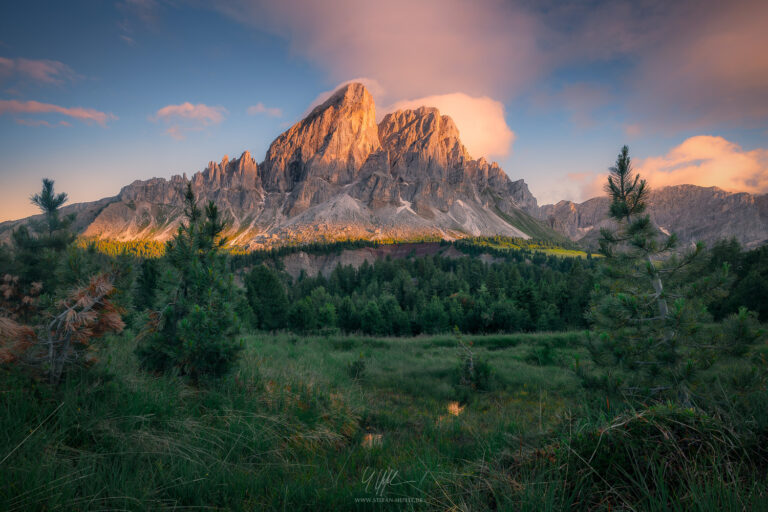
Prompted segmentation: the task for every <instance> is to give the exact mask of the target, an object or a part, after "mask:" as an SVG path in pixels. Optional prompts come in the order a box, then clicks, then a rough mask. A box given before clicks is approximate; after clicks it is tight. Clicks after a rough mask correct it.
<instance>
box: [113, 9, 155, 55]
mask: <svg viewBox="0 0 768 512" xmlns="http://www.w3.org/2000/svg"><path fill="white" fill-rule="evenodd" d="M115 7H116V9H117V11H118V12H119V13H120V14H121V15H122V18H121V19H120V21H119V22H118V23H117V28H118V30H119V34H118V35H119V37H120V39H122V40H123V41H124V42H125V43H127V44H129V45H131V46H133V45H135V44H136V33H137V32H138V31H139V30H140V29H151V30H154V31H158V30H160V18H161V16H160V15H161V11H162V8H161V5H160V3H159V2H157V1H155V0H122V1H120V2H117V3H115Z"/></svg>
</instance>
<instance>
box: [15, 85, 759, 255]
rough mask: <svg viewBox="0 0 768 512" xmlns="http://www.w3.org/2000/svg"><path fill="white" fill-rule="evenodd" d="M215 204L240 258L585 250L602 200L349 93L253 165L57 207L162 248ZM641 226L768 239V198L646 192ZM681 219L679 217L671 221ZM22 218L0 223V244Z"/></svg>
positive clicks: (98, 230)
mask: <svg viewBox="0 0 768 512" xmlns="http://www.w3.org/2000/svg"><path fill="white" fill-rule="evenodd" d="M187 183H191V185H192V189H193V190H194V192H195V194H196V196H197V197H198V199H199V200H201V201H205V202H207V201H209V200H212V201H214V202H215V203H216V204H217V205H218V207H219V208H220V209H221V210H222V211H223V212H224V215H225V218H226V219H227V221H228V223H229V232H228V235H229V240H230V243H231V244H233V245H236V246H239V247H242V248H245V249H259V248H268V247H274V246H279V245H285V244H288V243H291V244H294V243H302V242H311V241H335V240H350V239H366V240H398V241H415V240H424V239H438V238H439V239H448V240H451V239H456V238H462V237H467V236H495V235H500V236H507V237H518V238H525V239H528V238H534V239H544V240H549V241H555V242H558V241H560V242H562V241H565V240H566V237H567V238H569V239H570V240H572V241H581V243H582V244H583V245H585V246H589V245H591V234H594V233H597V232H599V229H598V228H599V227H601V226H603V225H605V220H604V219H605V217H606V214H607V210H608V208H607V199H605V198H595V199H591V200H589V201H586V202H584V203H582V204H574V203H570V202H565V201H561V202H560V203H558V204H556V205H546V206H542V207H539V205H538V204H537V201H536V198H535V197H534V196H533V195H532V194H531V192H530V191H529V190H528V186H527V185H526V183H525V182H524V181H523V180H522V179H519V180H514V181H513V180H511V179H510V178H509V177H508V176H507V174H506V173H505V172H504V171H503V170H502V169H501V168H500V167H499V166H498V164H496V163H491V162H488V161H486V160H485V159H484V158H479V159H473V158H472V157H471V156H470V155H469V154H468V152H467V150H466V149H465V147H464V146H463V144H462V143H461V140H460V138H459V131H458V129H457V127H456V125H455V124H454V122H453V120H452V119H451V118H450V117H448V116H445V115H441V114H440V112H439V111H438V110H437V109H436V108H431V107H426V106H425V107H420V108H417V109H415V110H398V111H395V112H392V113H390V114H387V115H386V116H384V118H383V119H382V120H381V122H379V123H378V124H377V123H376V110H375V105H374V101H373V97H372V96H371V94H370V93H369V92H368V91H367V90H366V88H365V87H364V86H363V85H362V84H359V83H350V84H348V85H346V86H344V87H342V88H341V89H339V90H338V91H336V92H335V93H334V94H333V95H332V96H331V97H330V98H329V99H328V100H326V101H325V102H324V103H322V104H321V105H319V106H317V107H316V108H315V109H314V110H312V111H311V112H310V113H309V115H307V117H306V118H304V119H303V120H301V121H299V122H298V123H296V124H295V125H293V126H292V127H291V128H290V129H288V130H287V131H286V132H284V133H283V134H281V135H280V136H279V137H277V139H276V140H275V141H274V142H272V144H271V145H270V147H269V149H268V151H267V154H266V157H265V158H264V160H263V161H262V162H261V163H258V162H257V161H256V160H255V159H254V158H253V157H252V156H251V154H250V153H249V152H247V151H246V152H244V153H243V154H242V155H240V157H239V158H235V159H232V160H230V159H229V158H228V157H226V156H225V157H224V158H223V159H222V160H221V162H219V163H216V162H210V163H209V164H208V166H207V167H206V168H205V169H204V170H203V171H201V172H197V173H195V174H194V175H192V177H191V178H187V176H186V174H185V175H181V176H180V175H176V176H173V177H171V178H170V179H169V180H168V179H164V178H153V179H149V180H146V181H138V180H137V181H134V182H133V183H131V184H130V185H127V186H125V187H123V188H122V190H121V191H120V193H119V194H118V195H117V196H114V197H110V198H105V199H101V200H98V201H94V202H90V203H80V204H75V205H70V206H68V207H65V208H62V213H64V214H74V216H75V222H74V227H75V229H76V230H77V231H78V232H79V233H80V235H81V236H84V237H90V238H99V239H111V240H115V241H129V240H157V241H163V240H167V239H169V238H171V237H172V236H173V234H174V233H175V232H176V229H177V227H178V225H179V223H180V222H181V219H182V217H183V215H182V213H183V206H182V205H183V195H184V190H185V188H186V184H187ZM650 205H651V216H652V219H653V220H654V222H656V223H657V225H659V226H660V227H661V228H662V230H669V231H676V232H679V235H680V236H681V238H682V239H683V241H686V242H687V241H693V240H704V241H714V240H717V239H719V238H722V237H724V236H729V237H730V236H734V237H736V239H737V240H738V241H739V242H740V243H742V244H744V245H746V246H755V245H760V244H761V243H764V242H765V241H766V240H768V196H766V195H762V196H752V195H749V194H745V193H741V194H732V193H728V192H724V191H722V190H719V189H715V188H702V187H696V186H691V185H686V186H678V187H668V188H665V189H661V190H658V191H655V193H654V195H653V196H652V198H651V200H650ZM680 212H686V214H685V215H681V213H680ZM27 220H28V219H21V220H16V221H8V222H4V223H1V224H0V242H7V241H8V240H9V239H10V233H11V232H12V231H13V229H15V228H16V227H17V226H19V225H20V224H22V223H24V222H27Z"/></svg>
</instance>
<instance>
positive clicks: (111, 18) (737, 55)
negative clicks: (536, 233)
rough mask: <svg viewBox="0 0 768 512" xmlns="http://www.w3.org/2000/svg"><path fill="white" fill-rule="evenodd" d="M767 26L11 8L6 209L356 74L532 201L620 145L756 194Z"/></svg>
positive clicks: (251, 9)
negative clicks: (459, 141) (455, 132)
mask: <svg viewBox="0 0 768 512" xmlns="http://www.w3.org/2000/svg"><path fill="white" fill-rule="evenodd" d="M767 24H768V3H766V2H759V1H744V2H731V3H729V4H727V5H725V4H723V3H715V2H713V3H711V4H710V3H707V2H691V3H688V2H679V3H676V4H675V5H674V6H673V7H667V6H666V4H665V3H663V2H627V3H622V2H600V1H582V2H571V3H562V2H552V3H551V4H550V3H546V2H520V3H511V2H501V1H495V0H488V1H486V2H474V3H471V4H470V3H468V2H461V1H459V0H444V1H442V2H438V1H437V0H425V1H424V2H420V3H413V2H405V1H399V0H393V1H390V2H386V3H375V2H353V1H351V0H329V1H327V2H321V3H319V2H302V1H300V0H288V1H285V2H280V3H275V2H260V1H256V0H254V1H249V0H231V1H230V0H225V1H222V2H217V3H216V7H215V8H210V7H209V4H208V3H206V2H202V1H196V0H188V1H185V0H168V1H162V0H128V1H125V0H122V1H118V2H107V1H99V0H91V1H68V2H55V1H51V2H40V1H25V2H23V3H21V2H17V3H10V2H6V3H3V4H2V6H0V178H1V179H2V185H3V186H2V187H0V220H8V219H12V218H19V217H23V216H26V215H29V214H31V213H34V212H35V210H34V207H33V206H32V205H30V204H29V201H28V197H29V196H30V195H31V194H33V193H34V192H35V191H37V190H38V189H39V182H40V179H41V178H43V177H51V178H54V179H55V180H56V184H57V189H58V190H63V191H66V192H68V193H69V195H70V197H71V200H72V201H73V202H80V201H88V200H95V199H99V198H101V197H105V196H109V195H114V194H117V193H118V192H119V190H120V188H121V187H122V186H124V185H126V184H128V183H130V182H132V181H133V180H135V179H146V178H149V177H153V176H161V177H168V176H170V175H172V174H178V173H181V172H186V173H187V174H188V175H189V174H192V173H194V172H196V171H199V170H202V169H203V168H204V167H205V165H206V164H207V162H208V161H210V160H219V159H221V157H222V156H223V155H225V154H227V155H229V156H230V157H232V156H237V155H239V154H240V153H241V152H242V151H244V150H249V151H251V153H252V154H253V156H254V157H255V158H256V159H257V160H258V161H260V160H262V159H263V156H264V154H265V152H266V149H267V147H268V145H269V143H270V142H271V141H272V140H273V139H274V138H275V137H276V136H277V135H278V134H279V133H280V132H282V131H283V130H285V129H286V128H287V127H288V126H290V124H291V123H293V122H295V121H297V120H298V119H300V117H301V115H302V114H303V113H304V112H306V110H307V108H308V106H309V105H310V104H311V103H312V102H313V101H316V99H317V98H318V95H320V94H322V93H323V92H326V91H329V90H332V89H333V88H335V87H336V86H338V85H339V84H340V83H343V82H345V81H347V80H351V79H357V78H362V79H363V80H364V83H366V84H367V85H368V86H369V89H370V90H371V91H372V92H373V94H374V97H375V99H376V102H377V108H378V111H379V112H385V111H387V109H391V108H396V107H397V106H402V105H412V104H418V103H420V102H425V103H428V102H429V103H433V104H435V105H436V106H438V108H441V110H444V111H446V113H448V114H449V115H452V117H454V118H455V119H456V120H457V124H458V126H459V130H460V132H461V133H462V135H463V136H464V135H465V137H464V138H466V140H465V142H471V145H470V143H467V146H468V148H469V150H470V153H472V154H473V156H476V157H479V156H486V157H488V158H489V159H491V160H496V161H498V162H499V163H500V164H501V166H502V167H503V168H504V169H505V171H506V172H507V173H508V174H509V175H510V177H511V178H513V179H518V178H523V179H525V180H526V182H528V183H529V186H530V187H531V190H532V192H533V193H534V195H536V196H537V197H538V198H539V200H540V203H546V202H552V201H555V200H558V199H584V198H586V197H589V196H591V195H592V194H594V193H599V186H598V184H599V180H600V179H601V176H602V174H603V173H604V172H605V170H606V168H607V167H608V166H609V165H610V164H611V163H612V161H613V159H614V158H615V155H616V153H617V152H618V149H619V147H620V146H621V145H622V144H625V143H627V144H629V145H630V148H631V151H632V153H633V155H634V157H635V161H636V163H637V165H638V168H639V169H640V170H641V171H642V172H644V173H645V174H646V175H647V176H648V177H649V179H650V180H651V184H655V185H658V186H662V185H667V184H674V183H681V182H691V183H696V184H700V185H717V186H721V187H722V188H726V189H729V190H745V191H749V192H755V193H764V192H766V191H767V190H766V188H768V151H766V149H767V148H768V92H767V91H768V60H767V59H768V57H766V52H765V51H764V48H765V47H768V37H767V36H766V35H765V32H766V31H765V30H764V27H765V26H768V25H767ZM186 104H189V105H186ZM257 105H261V107H259V108H256V106H257ZM249 107H252V108H251V113H250V114H249V113H248V109H249ZM75 108H80V109H81V110H73V109H75ZM447 110H450V111H447Z"/></svg>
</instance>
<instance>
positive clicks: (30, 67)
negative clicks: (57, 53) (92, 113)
mask: <svg viewBox="0 0 768 512" xmlns="http://www.w3.org/2000/svg"><path fill="white" fill-rule="evenodd" d="M4 77H5V78H6V79H9V78H14V79H22V80H31V81H34V82H39V83H44V84H54V85H60V84H63V83H64V82H73V81H75V80H77V79H78V78H80V77H79V75H78V74H77V73H75V72H74V71H73V70H72V68H70V67H69V66H67V65H66V64H64V63H62V62H59V61H56V60H32V59H21V58H19V59H8V58H5V57H0V78H4Z"/></svg>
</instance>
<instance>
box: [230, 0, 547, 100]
mask: <svg viewBox="0 0 768 512" xmlns="http://www.w3.org/2000/svg"><path fill="white" fill-rule="evenodd" d="M216 9H218V10H220V11H222V12H223V13H225V14H226V15H228V16H229V17H231V18H233V19H235V20H236V21H238V22H241V23H247V24H250V25H252V26H254V27H256V28H258V29H260V30H267V31H270V32H273V33H275V34H277V35H278V36H280V37H285V38H286V39H287V40H288V41H289V43H290V48H291V51H292V52H293V53H294V54H296V55H299V56H301V57H303V58H305V59H307V60H308V61H310V62H312V63H314V64H316V65H318V66H319V67H320V68H321V69H322V70H323V71H324V72H325V73H326V74H327V76H328V79H329V80H330V81H332V82H335V83H337V82H341V81H343V80H348V79H349V78H350V77H356V76H365V77H369V78H372V79H374V80H376V81H378V82H379V83H380V84H381V85H382V86H383V87H384V88H385V89H386V91H387V94H388V95H390V96H389V97H388V98H387V100H388V101H395V100H398V99H401V98H414V97H422V96H427V95H433V94H446V93H452V92H454V91H463V92H465V93H466V94H469V95H473V96H481V95H490V96H499V95H501V94H510V93H513V92H516V91H520V90H521V88H523V87H524V86H525V85H528V84H530V83H531V81H532V80H533V79H534V78H536V77H539V76H540V75H541V73H542V71H543V69H544V67H545V66H546V59H545V58H544V57H543V56H542V55H541V52H540V51H539V48H538V45H537V40H536V36H537V33H538V29H539V23H538V21H537V20H536V18H535V17H534V16H532V15H530V14H529V13H528V12H526V11H524V10H523V9H522V8H518V7H516V6H514V5H512V4H511V3H510V2H504V1H502V0H488V1H487V2H484V3H483V5H482V6H478V5H475V4H471V3H468V2H464V1H462V0H421V1H418V2H413V1H410V0H390V1H388V2H359V1H356V0H328V1H325V2H306V1H302V0H285V1H282V2H270V1H267V0H257V1H252V0H225V1H222V2H217V3H216Z"/></svg>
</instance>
